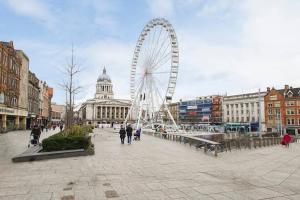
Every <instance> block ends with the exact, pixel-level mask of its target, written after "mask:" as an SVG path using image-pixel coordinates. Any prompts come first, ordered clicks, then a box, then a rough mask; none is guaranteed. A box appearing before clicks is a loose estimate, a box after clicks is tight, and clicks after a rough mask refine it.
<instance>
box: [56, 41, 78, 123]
mask: <svg viewBox="0 0 300 200" xmlns="http://www.w3.org/2000/svg"><path fill="white" fill-rule="evenodd" d="M79 72H81V68H80V67H79V66H78V65H77V64H76V63H75V61H74V48H73V45H72V55H71V63H69V64H68V65H67V66H66V67H65V68H64V69H63V73H64V74H65V76H66V80H64V81H63V82H62V83H60V84H59V85H60V87H61V88H62V89H63V90H64V91H65V92H66V115H65V126H66V128H68V127H70V126H71V125H72V124H73V118H74V106H75V95H76V94H78V92H79V90H80V89H81V87H80V86H76V84H75V83H74V80H75V76H76V75H77V74H78V73H79Z"/></svg>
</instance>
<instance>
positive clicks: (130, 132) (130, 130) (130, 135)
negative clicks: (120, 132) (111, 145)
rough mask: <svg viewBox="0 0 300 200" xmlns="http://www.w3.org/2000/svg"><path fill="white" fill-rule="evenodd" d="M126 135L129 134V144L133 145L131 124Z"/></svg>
mask: <svg viewBox="0 0 300 200" xmlns="http://www.w3.org/2000/svg"><path fill="white" fill-rule="evenodd" d="M126 133H127V142H128V144H131V137H132V128H131V125H130V124H129V125H128V126H127V128H126Z"/></svg>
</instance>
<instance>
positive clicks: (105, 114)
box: [104, 106, 107, 118]
mask: <svg viewBox="0 0 300 200" xmlns="http://www.w3.org/2000/svg"><path fill="white" fill-rule="evenodd" d="M104 116H105V118H107V106H105V113H104Z"/></svg>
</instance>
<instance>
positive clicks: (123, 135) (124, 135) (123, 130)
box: [119, 125, 126, 144]
mask: <svg viewBox="0 0 300 200" xmlns="http://www.w3.org/2000/svg"><path fill="white" fill-rule="evenodd" d="M119 134H120V138H121V144H124V139H125V137H126V131H125V129H124V127H123V125H121V128H120V131H119Z"/></svg>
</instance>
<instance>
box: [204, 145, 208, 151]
mask: <svg viewBox="0 0 300 200" xmlns="http://www.w3.org/2000/svg"><path fill="white" fill-rule="evenodd" d="M204 153H207V144H206V143H205V144H204Z"/></svg>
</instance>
